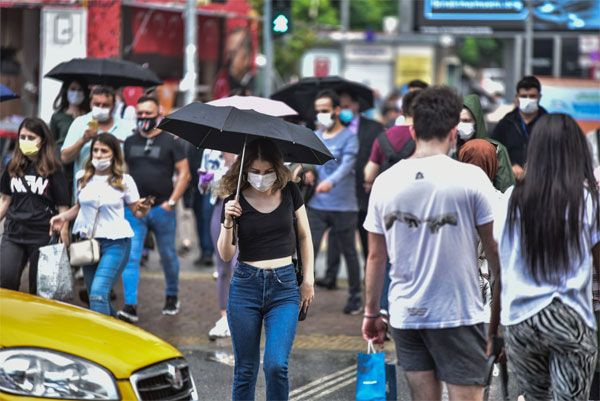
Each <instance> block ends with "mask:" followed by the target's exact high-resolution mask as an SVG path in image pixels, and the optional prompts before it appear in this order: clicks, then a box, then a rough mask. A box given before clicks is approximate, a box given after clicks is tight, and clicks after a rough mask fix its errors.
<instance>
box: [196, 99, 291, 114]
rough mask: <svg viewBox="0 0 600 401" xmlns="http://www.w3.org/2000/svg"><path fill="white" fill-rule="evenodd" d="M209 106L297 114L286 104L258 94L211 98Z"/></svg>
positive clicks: (263, 112) (265, 112)
mask: <svg viewBox="0 0 600 401" xmlns="http://www.w3.org/2000/svg"><path fill="white" fill-rule="evenodd" d="M206 104H210V105H211V106H219V107H223V106H232V107H235V108H236V109H240V110H254V111H257V112H259V113H262V114H266V115H268V116H274V117H285V116H297V115H298V113H296V111H295V110H294V109H292V108H291V107H290V106H288V105H287V104H285V103H283V102H281V101H279V100H273V99H267V98H264V97H258V96H230V97H224V98H221V99H217V100H213V101H211V102H208V103H206Z"/></svg>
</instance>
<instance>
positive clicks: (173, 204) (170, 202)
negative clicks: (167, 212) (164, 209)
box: [167, 199, 177, 208]
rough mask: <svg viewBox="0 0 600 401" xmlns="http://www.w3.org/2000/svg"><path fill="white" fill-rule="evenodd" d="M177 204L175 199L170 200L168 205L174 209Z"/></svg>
mask: <svg viewBox="0 0 600 401" xmlns="http://www.w3.org/2000/svg"><path fill="white" fill-rule="evenodd" d="M176 204H177V202H176V201H174V200H173V199H169V200H168V201H167V205H169V207H170V208H174V207H175V205H176Z"/></svg>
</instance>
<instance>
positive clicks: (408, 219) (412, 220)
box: [383, 212, 458, 234]
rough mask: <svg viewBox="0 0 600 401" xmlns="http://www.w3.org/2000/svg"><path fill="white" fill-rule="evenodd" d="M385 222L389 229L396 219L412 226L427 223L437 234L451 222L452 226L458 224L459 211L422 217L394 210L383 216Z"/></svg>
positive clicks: (417, 226) (416, 226)
mask: <svg viewBox="0 0 600 401" xmlns="http://www.w3.org/2000/svg"><path fill="white" fill-rule="evenodd" d="M383 220H384V223H385V230H386V231H389V230H390V228H392V226H393V225H394V223H395V222H396V221H399V222H401V223H405V224H406V225H407V226H408V227H410V228H419V224H421V223H427V228H429V231H430V232H431V233H432V234H437V233H438V232H439V231H440V229H441V228H442V227H443V226H445V225H447V224H449V225H452V226H456V225H458V213H456V212H453V213H444V214H441V215H439V216H434V217H428V218H426V219H420V218H419V217H417V216H415V215H414V214H412V213H407V212H393V213H390V214H387V215H385V216H384V218H383Z"/></svg>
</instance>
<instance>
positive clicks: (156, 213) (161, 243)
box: [123, 206, 179, 305]
mask: <svg viewBox="0 0 600 401" xmlns="http://www.w3.org/2000/svg"><path fill="white" fill-rule="evenodd" d="M125 218H126V219H127V221H128V222H129V224H130V225H131V228H132V229H133V233H134V236H133V238H132V239H131V252H130V253H129V262H128V263H127V266H125V270H124V271H123V290H124V292H125V304H127V305H137V301H138V285H139V282H140V259H141V258H142V250H143V249H144V238H146V234H147V233H148V229H150V230H152V232H153V233H154V237H155V238H156V244H157V245H158V251H159V253H160V260H161V264H162V268H163V272H164V274H165V281H166V282H167V285H166V288H165V294H166V295H174V296H177V292H178V291H177V290H178V288H179V259H178V258H177V252H176V250H175V232H176V229H177V220H176V218H175V210H172V211H170V212H168V211H166V210H165V209H163V208H162V207H160V206H154V207H153V208H152V209H150V212H148V214H147V215H146V216H145V217H142V218H141V219H138V218H137V217H135V216H134V215H133V213H131V210H129V208H125Z"/></svg>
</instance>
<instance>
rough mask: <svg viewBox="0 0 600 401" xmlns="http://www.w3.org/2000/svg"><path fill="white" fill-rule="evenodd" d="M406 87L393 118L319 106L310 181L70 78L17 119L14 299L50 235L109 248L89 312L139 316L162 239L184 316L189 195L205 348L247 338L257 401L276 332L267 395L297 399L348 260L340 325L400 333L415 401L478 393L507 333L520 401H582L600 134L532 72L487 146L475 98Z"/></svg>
mask: <svg viewBox="0 0 600 401" xmlns="http://www.w3.org/2000/svg"><path fill="white" fill-rule="evenodd" d="M408 89H409V90H408V91H407V93H406V94H404V95H403V96H398V97H397V98H394V99H390V100H389V101H386V104H385V105H384V109H383V110H382V112H383V113H382V114H383V117H384V118H383V119H382V123H380V122H378V121H375V120H371V119H368V118H366V117H364V116H363V115H361V113H360V111H359V100H358V99H357V98H356V95H355V93H353V92H352V91H346V90H339V91H337V92H336V91H334V90H331V89H326V90H323V91H321V92H319V93H318V94H316V96H315V98H314V99H312V102H313V106H314V115H315V121H314V125H315V134H316V136H317V137H318V138H319V139H320V140H321V141H322V142H323V144H324V145H325V146H326V147H327V148H328V149H329V151H330V152H331V154H332V155H333V156H334V159H332V160H329V161H328V162H326V163H325V164H323V165H316V166H303V168H302V172H301V173H300V176H301V179H299V180H296V179H295V178H296V175H297V174H296V173H298V172H297V171H296V170H294V174H292V171H291V170H290V166H289V165H287V164H286V163H284V157H283V154H282V152H281V150H280V149H279V148H278V146H277V145H276V143H275V142H273V141H270V140H267V139H259V140H254V141H251V142H249V143H248V145H247V149H246V155H245V158H244V160H243V161H242V160H241V159H240V158H239V157H237V156H236V155H234V154H229V153H224V152H221V151H217V150H212V149H203V150H197V149H195V148H192V147H190V146H189V145H186V144H185V142H184V141H183V140H181V139H179V138H178V137H176V136H173V135H171V134H169V133H167V132H164V131H162V130H161V129H159V128H158V125H159V123H160V121H161V118H162V111H161V106H160V104H159V101H158V100H157V99H156V98H155V97H153V96H152V95H151V94H146V95H143V96H142V97H140V98H139V100H138V101H137V104H136V106H135V108H134V110H135V118H134V117H133V116H132V112H133V111H132V110H129V111H128V108H127V107H126V106H125V105H124V104H122V101H120V100H119V99H118V95H117V93H116V92H115V90H114V89H113V88H111V87H107V86H95V87H91V88H88V86H87V85H85V83H84V82H82V81H77V80H74V81H70V82H66V83H64V85H63V86H62V88H61V90H60V93H59V95H58V97H57V98H56V101H55V109H56V110H55V113H54V115H53V116H52V119H51V122H50V125H49V126H48V125H46V123H45V122H44V121H42V120H40V119H37V118H26V119H25V120H24V121H23V123H22V124H21V126H20V127H19V131H18V142H17V143H18V145H17V146H16V147H15V150H14V152H13V154H12V158H11V160H10V161H9V163H8V164H7V165H6V166H5V168H4V171H3V174H2V178H1V179H0V192H1V198H0V219H4V220H5V223H4V234H3V236H2V240H1V242H0V270H1V274H0V286H1V287H3V288H10V289H14V290H18V289H19V284H20V281H21V275H22V272H23V271H24V268H25V267H26V266H27V264H29V290H30V292H32V293H35V292H36V267H37V258H38V249H39V247H41V246H44V245H46V244H48V243H49V241H50V240H51V237H52V236H54V235H56V236H60V238H61V239H62V241H63V242H64V243H65V244H68V243H69V242H70V241H71V240H72V239H74V238H75V237H79V238H95V239H96V240H97V241H98V242H99V244H100V248H101V257H100V259H99V261H98V262H97V263H95V264H91V265H86V266H83V269H82V270H83V277H84V282H85V287H86V290H87V293H88V294H89V297H88V299H89V306H90V308H91V309H92V310H95V311H97V312H100V313H104V314H107V315H112V316H115V317H118V318H120V319H122V320H125V321H128V322H130V323H136V322H138V321H139V316H138V313H137V312H138V311H137V306H138V298H139V297H138V293H139V291H143V289H140V290H138V287H139V282H140V263H141V261H142V257H143V252H144V247H145V243H146V239H147V237H148V235H149V233H150V232H151V233H152V235H153V237H154V238H155V242H156V244H157V247H158V252H159V253H160V261H161V266H162V269H163V272H164V277H165V287H164V294H165V297H164V307H163V309H162V313H163V314H165V315H175V314H177V313H178V312H179V310H180V307H181V304H182V301H185V300H181V299H180V297H179V257H178V255H177V250H176V233H177V216H176V211H175V209H176V205H177V204H178V202H179V201H180V200H183V199H184V198H185V197H186V196H191V198H188V199H187V204H188V205H189V206H190V207H191V208H192V209H193V210H194V215H195V217H196V223H197V224H196V227H197V234H198V247H199V249H198V251H199V252H200V255H201V256H200V258H199V259H198V261H197V262H196V265H200V266H202V265H205V266H212V265H213V263H214V264H215V269H216V272H215V278H216V297H217V299H218V311H215V316H214V317H213V318H215V320H216V322H215V325H214V327H213V328H212V329H211V330H210V332H209V333H208V335H209V337H210V339H211V340H214V339H216V338H221V337H229V336H231V340H232V345H233V352H234V356H235V369H234V382H233V399H235V400H245V399H254V395H255V394H254V393H255V384H256V379H257V374H258V369H259V365H260V339H261V330H262V328H263V325H264V327H265V336H266V342H265V355H264V371H265V378H266V391H267V399H269V400H280V399H287V398H288V394H289V383H288V373H287V372H288V359H289V355H290V352H291V349H292V345H293V341H294V336H295V332H296V327H297V322H298V319H299V317H300V316H299V315H302V314H303V313H306V311H307V309H308V307H309V305H310V303H311V302H312V299H313V296H314V285H317V286H320V287H323V288H325V289H336V288H337V287H338V275H339V268H340V264H341V263H340V262H341V256H342V255H343V257H344V260H345V265H346V268H347V277H348V295H347V300H346V304H345V307H344V308H343V311H341V312H343V313H345V314H350V315H358V314H361V313H363V314H364V320H363V326H362V332H363V337H364V338H365V339H368V340H373V341H375V342H376V343H383V341H384V340H385V339H386V337H388V336H390V337H391V338H392V339H393V341H394V342H395V346H396V347H395V349H396V353H397V359H398V364H399V365H400V366H401V367H402V368H403V370H404V371H405V372H406V377H407V380H408V383H409V386H410V391H411V394H412V398H413V399H415V400H435V399H441V389H442V383H446V385H447V388H448V393H449V398H450V399H451V400H479V399H481V398H482V396H483V387H484V385H485V384H486V382H487V379H488V374H487V370H486V366H487V364H488V358H490V357H494V355H491V352H492V344H493V343H494V341H495V339H496V338H497V337H499V336H503V337H504V338H505V339H506V356H507V357H508V360H509V361H510V363H511V364H512V369H513V370H514V371H515V372H516V375H515V377H517V380H518V384H519V391H520V392H521V393H522V394H523V395H524V396H525V398H526V399H528V400H529V399H531V400H533V399H546V398H548V397H550V396H551V395H552V396H553V397H554V398H555V399H565V400H566V399H576V400H584V399H587V398H586V397H587V396H588V394H589V391H590V386H591V380H592V379H591V378H592V377H593V372H594V369H595V368H596V360H597V353H598V350H597V346H598V340H597V322H596V319H597V315H598V312H597V311H598V309H599V307H598V303H597V302H596V301H598V299H596V298H598V292H597V291H598V289H597V287H594V288H593V286H595V285H597V283H593V282H592V275H593V272H594V268H595V269H596V271H595V274H598V273H600V272H598V270H600V212H599V205H598V202H599V200H598V197H599V195H598V182H597V179H598V175H600V174H599V173H600V167H598V164H599V163H598V159H599V158H600V152H599V151H598V149H599V148H600V146H598V144H599V143H600V133H599V132H600V130H598V131H594V132H592V133H590V134H588V135H587V140H586V136H585V135H583V133H582V132H581V130H580V129H579V127H578V126H577V124H576V122H575V121H574V120H573V119H572V118H571V117H569V116H567V115H563V114H548V113H547V112H546V111H545V110H544V109H543V108H542V107H541V106H540V105H539V100H540V98H541V93H542V88H541V85H540V83H539V81H538V80H537V79H536V78H535V77H533V76H528V77H524V78H523V79H522V80H521V81H519V83H518V84H517V88H516V91H517V94H516V98H515V109H514V110H513V111H511V112H510V113H508V114H507V115H506V116H505V117H504V118H503V119H502V120H501V121H500V122H499V123H498V124H497V125H496V127H495V128H494V129H493V131H490V132H492V135H488V130H487V127H486V122H485V119H484V115H483V111H482V107H481V104H480V101H479V97H478V96H477V95H467V96H465V97H464V98H461V97H459V96H458V95H457V94H456V92H455V91H454V90H452V89H450V88H448V87H428V85H427V84H426V83H424V82H422V81H414V82H412V83H411V85H409V88H408ZM309 123H313V122H309ZM61 164H62V166H61ZM594 169H596V171H595V172H596V175H594ZM238 180H241V182H240V183H239V187H240V190H241V192H240V193H239V196H236V189H237V188H238ZM186 194H187V195H186ZM325 237H326V238H327V240H326V242H327V252H326V259H327V260H326V263H325V266H326V268H325V271H323V272H320V274H319V277H317V278H316V279H315V273H314V264H315V260H316V259H317V257H318V255H319V253H320V251H321V249H322V241H323V239H324V238H325ZM361 254H362V256H363V259H364V261H365V266H361ZM297 259H299V260H301V261H302V263H301V264H300V265H298V264H297V263H296V262H295V261H296V260H297ZM297 266H301V271H299V270H298V268H297ZM361 272H362V273H361ZM299 273H303V279H302V280H299V279H298V276H299ZM363 278H364V281H363ZM119 279H122V282H123V288H124V302H123V305H122V307H121V308H120V310H118V311H117V310H115V309H114V308H113V306H112V305H111V290H112V289H113V287H114V286H115V284H116V283H117V282H118V281H119ZM593 297H594V301H595V303H592V298H593ZM594 308H596V309H594ZM501 326H502V327H501ZM503 354H504V353H503ZM502 357H503V355H500V358H502Z"/></svg>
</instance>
